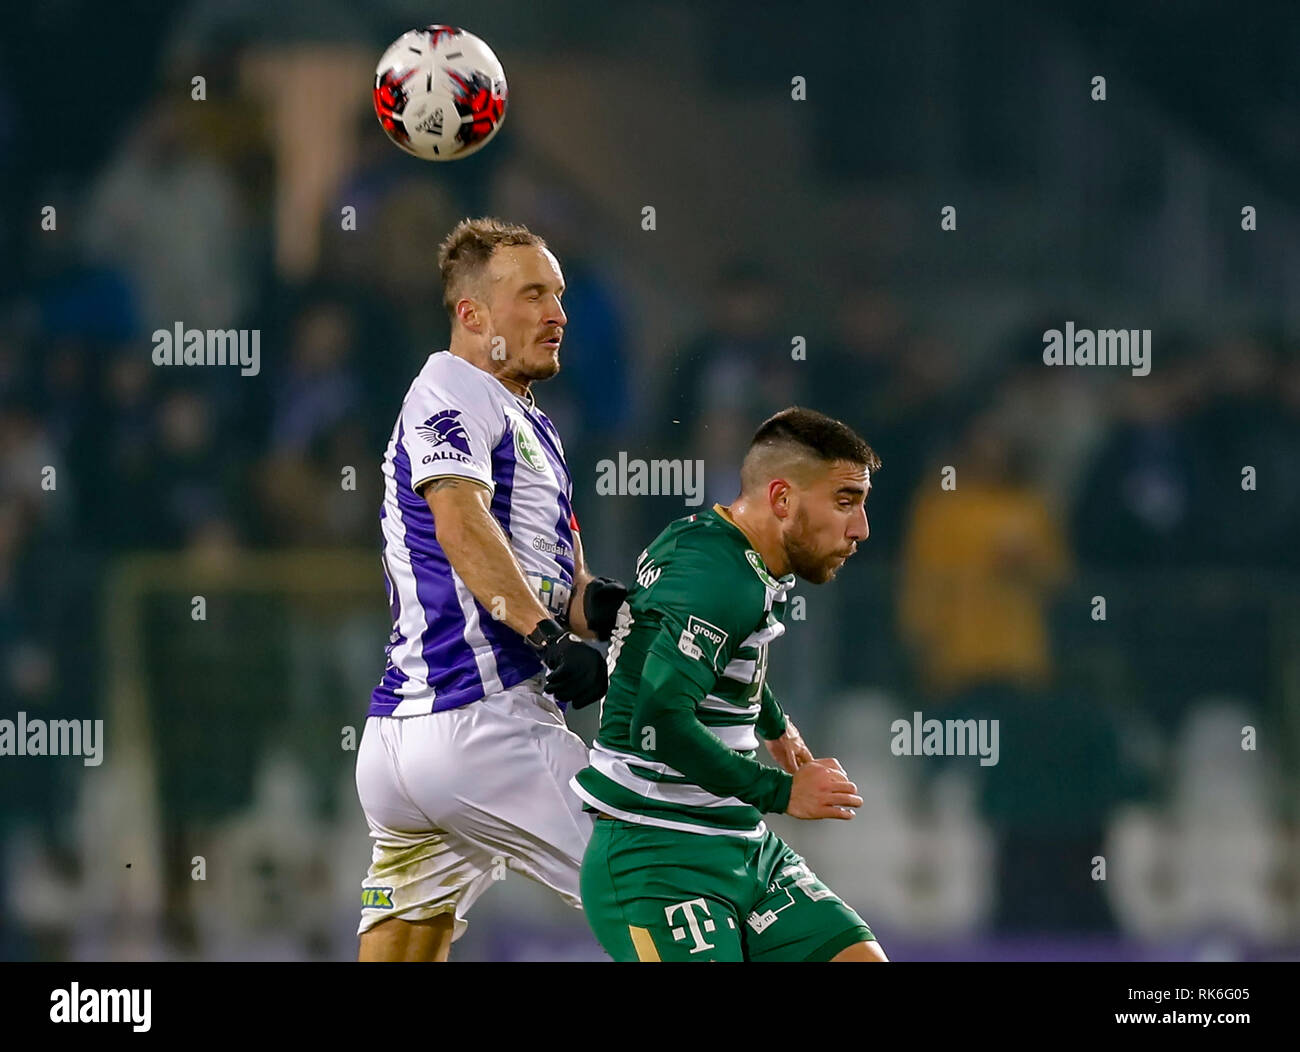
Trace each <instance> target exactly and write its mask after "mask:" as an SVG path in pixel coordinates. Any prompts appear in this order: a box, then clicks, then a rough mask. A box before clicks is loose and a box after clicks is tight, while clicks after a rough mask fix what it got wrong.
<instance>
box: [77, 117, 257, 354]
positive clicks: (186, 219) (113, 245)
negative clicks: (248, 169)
mask: <svg viewBox="0 0 1300 1052" xmlns="http://www.w3.org/2000/svg"><path fill="white" fill-rule="evenodd" d="M189 105H192V104H191V103H190V102H189V101H188V99H185V100H184V101H176V99H175V98H174V97H167V96H164V97H160V98H158V99H157V100H155V101H154V102H152V103H151V104H150V106H149V108H148V109H147V110H146V111H145V112H144V114H143V115H142V116H141V117H140V119H139V121H138V122H137V124H136V127H135V128H134V130H133V131H132V133H131V134H130V135H129V136H128V137H127V138H126V139H125V141H124V142H123V145H122V148H121V149H120V150H119V152H118V154H117V156H116V157H115V158H114V159H113V161H112V162H111V163H110V164H109V166H108V168H107V170H105V171H104V172H103V173H102V174H101V175H100V176H99V178H98V179H97V180H96V182H95V184H94V185H93V187H92V188H91V190H90V193H89V198H88V200H87V203H86V207H85V219H84V234H83V235H82V237H83V241H84V246H85V250H86V253H87V255H88V256H89V257H90V258H91V259H93V260H97V261H103V262H107V263H111V264H113V265H115V266H117V267H120V268H121V270H122V271H123V272H124V273H126V274H128V275H129V276H130V279H131V282H132V284H133V285H134V286H135V287H136V288H137V289H138V290H139V298H140V310H141V316H142V318H143V320H144V327H145V329H146V330H147V331H152V330H153V329H154V328H157V327H163V328H166V327H168V326H170V325H171V324H173V323H175V322H177V321H182V322H184V323H185V324H186V325H187V326H191V327H194V328H207V327H216V328H226V327H228V326H230V325H232V324H234V323H235V322H236V320H237V319H239V318H241V317H242V314H243V311H244V310H245V308H246V306H247V304H248V296H249V291H250V290H249V279H250V277H251V275H252V273H253V266H252V262H253V261H252V260H251V259H250V257H249V256H248V254H247V251H246V247H245V245H244V239H243V234H242V228H243V216H242V209H241V205H240V201H239V194H238V190H237V187H236V185H235V183H234V181H233V179H232V178H231V176H230V174H229V172H228V171H226V170H225V169H224V168H223V167H222V166H221V165H219V164H217V163H215V162H214V161H212V160H209V159H207V158H205V157H203V156H201V155H199V154H196V153H195V152H194V151H193V150H191V149H189V148H188V145H189V144H188V143H187V141H186V134H187V130H188V128H189V123H188V122H192V120H193V117H192V116H189V115H188V114H189V111H187V110H186V109H185V107H186V106H189ZM160 260H165V261H166V263H165V265H161V266H160V265H159V261H160Z"/></svg>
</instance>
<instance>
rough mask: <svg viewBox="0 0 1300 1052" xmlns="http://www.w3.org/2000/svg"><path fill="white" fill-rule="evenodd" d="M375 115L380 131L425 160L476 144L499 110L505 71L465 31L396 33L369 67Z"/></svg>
mask: <svg viewBox="0 0 1300 1052" xmlns="http://www.w3.org/2000/svg"><path fill="white" fill-rule="evenodd" d="M375 115H376V116H377V117H378V118H379V123H380V124H381V125H382V126H383V129H384V131H385V132H387V134H388V137H389V138H390V139H392V140H393V142H395V143H397V145H398V146H400V147H401V148H402V149H403V150H405V151H406V152H407V153H409V154H412V155H413V156H415V157H420V158H423V159H424V160H426V161H458V160H460V159H461V158H462V157H468V156H469V155H470V154H472V153H475V152H476V151H478V150H481V149H482V148H483V147H484V146H486V145H487V144H488V141H489V140H490V139H491V138H492V136H494V135H495V134H496V133H497V129H499V128H500V127H501V122H502V121H503V120H504V119H505V115H506V74H505V70H503V69H502V68H501V63H500V62H499V61H497V57H496V55H494V54H492V49H491V48H490V47H488V46H487V45H486V44H485V43H483V41H481V40H480V39H479V38H478V37H476V36H475V35H474V34H473V33H467V32H465V30H463V29H457V28H456V27H455V26H442V25H433V26H427V27H426V28H424V29H412V30H411V31H410V32H409V33H403V34H402V35H401V36H400V37H398V38H397V39H396V40H395V41H393V43H392V45H391V46H390V47H389V49H388V50H387V51H385V52H384V56H383V58H381V59H380V60H379V65H378V66H377V67H376V68H375Z"/></svg>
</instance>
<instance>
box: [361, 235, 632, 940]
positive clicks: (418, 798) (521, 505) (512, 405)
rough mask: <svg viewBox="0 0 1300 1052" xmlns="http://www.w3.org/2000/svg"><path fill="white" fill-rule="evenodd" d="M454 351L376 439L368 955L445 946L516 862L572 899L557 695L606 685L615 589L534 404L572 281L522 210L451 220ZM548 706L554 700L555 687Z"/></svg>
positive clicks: (584, 823)
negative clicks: (382, 441) (377, 579)
mask: <svg viewBox="0 0 1300 1052" xmlns="http://www.w3.org/2000/svg"><path fill="white" fill-rule="evenodd" d="M438 262H439V267H440V270H441V274H442V280H443V301H444V305H445V306H446V308H447V310H448V312H449V313H450V315H451V319H452V323H451V326H452V333H451V346H450V348H449V349H448V350H446V351H438V352H437V353H435V354H431V355H430V356H429V358H428V360H427V361H426V362H425V364H424V368H422V369H421V370H420V373H419V375H418V376H417V377H416V378H415V380H414V382H413V383H412V384H411V387H410V390H409V391H408V392H407V394H406V398H405V400H404V401H403V403H402V410H401V413H400V414H399V415H398V418H397V423H396V425H395V426H394V428H393V435H392V438H391V440H390V441H389V443H388V450H387V452H386V453H385V456H384V464H383V471H384V479H385V492H384V502H383V508H382V510H381V512H380V518H381V522H382V527H383V553H384V572H385V576H386V578H387V583H388V595H389V601H390V605H391V607H392V614H393V629H392V635H391V636H390V637H389V645H388V663H387V666H386V667H385V669H384V674H383V677H382V679H381V680H380V682H379V685H378V686H377V687H375V690H374V693H373V694H372V696H371V701H370V713H369V717H368V718H367V720H366V728H365V732H364V733H363V735H362V738H361V746H360V748H359V750H358V752H357V792H358V795H359V796H360V798H361V806H362V808H363V810H364V811H365V813H366V821H367V823H368V824H369V826H370V835H371V838H372V839H373V841H374V849H373V854H372V860H371V865H370V870H369V872H368V873H367V875H366V880H365V882H364V884H363V886H362V898H361V925H360V929H359V933H360V937H361V947H360V954H359V957H360V959H361V960H363V961H366V960H382V961H394V960H410V961H433V960H446V959H447V955H448V952H449V950H450V947H451V943H452V941H453V940H454V939H456V938H458V937H459V936H460V934H461V933H462V932H463V931H464V929H465V927H466V924H467V922H466V920H465V914H466V913H467V912H468V911H469V908H470V906H471V905H473V903H474V901H475V900H476V899H477V898H478V896H479V895H481V894H482V893H483V892H484V891H485V890H486V889H487V887H488V885H489V884H490V883H491V882H492V881H493V879H499V877H500V876H501V874H502V872H503V870H504V869H505V868H509V869H512V870H515V871H516V872H519V873H522V874H524V875H526V876H528V877H531V878H532V879H534V880H536V881H538V882H540V883H542V884H544V885H546V886H548V887H550V888H552V889H554V890H555V891H556V892H558V893H559V894H560V895H561V896H562V897H563V898H564V899H565V900H566V901H567V902H568V903H569V904H570V905H572V906H575V907H580V906H581V902H580V900H579V897H578V875H579V870H580V867H581V864H582V855H583V851H584V849H585V847H586V843H587V840H588V838H589V837H590V835H591V818H590V816H588V815H586V814H584V813H583V811H582V808H581V803H580V801H579V800H578V799H577V798H576V797H575V796H574V795H573V793H571V792H570V791H569V789H568V782H569V779H570V778H571V777H572V776H573V775H574V774H575V773H576V772H577V771H578V770H579V769H581V768H582V767H583V766H585V765H586V760H587V750H586V746H585V745H584V744H583V742H582V739H581V738H579V737H578V736H577V735H576V734H574V733H573V732H572V731H570V730H569V729H568V728H567V727H566V726H565V722H564V715H563V712H562V709H561V705H562V704H564V703H572V704H573V705H575V706H578V707H580V706H582V705H587V704H590V703H592V702H594V701H597V700H599V699H600V698H601V697H603V696H604V693H605V688H606V685H607V679H606V670H605V659H604V657H603V655H602V654H601V652H600V651H599V650H597V649H596V648H595V647H593V646H591V645H590V644H588V643H584V642H583V641H582V640H581V639H580V638H579V636H583V637H587V638H593V637H594V638H600V639H608V638H609V634H610V631H611V630H612V628H613V626H614V619H615V616H616V615H617V611H618V608H619V607H620V606H621V605H622V603H623V599H624V597H625V596H626V594H627V589H626V588H625V587H624V586H623V585H622V584H620V583H619V582H617V581H613V580H610V579H609V578H593V577H592V576H591V574H589V573H588V572H587V569H586V567H585V566H584V565H583V559H582V542H581V540H580V537H579V533H578V522H577V518H576V517H575V515H574V513H573V505H572V499H573V482H572V479H571V478H570V476H569V470H568V467H567V466H566V465H565V461H564V448H563V446H562V444H561V442H560V436H559V434H558V433H557V432H556V430H555V425H553V424H552V423H551V422H550V420H548V419H547V418H546V415H545V414H544V413H543V412H542V411H541V410H540V409H539V408H538V407H537V404H536V402H535V401H534V399H533V393H532V386H531V385H532V383H533V382H534V381H536V380H545V379H548V378H549V377H551V376H554V375H555V374H556V373H557V372H558V371H559V368H560V362H559V349H560V341H561V339H562V336H563V331H564V325H565V323H566V321H567V318H566V317H565V314H564V309H563V307H561V305H560V297H561V296H562V295H563V292H564V279H563V276H562V274H561V272H560V266H559V263H558V262H557V261H556V259H555V256H554V255H552V254H551V252H550V251H549V249H547V247H546V244H545V242H543V241H542V239H541V238H539V237H538V236H537V235H535V234H533V233H531V232H530V231H528V230H527V229H525V228H524V227H519V226H510V225H507V224H504V223H501V222H500V221H498V220H494V219H476V220H464V221H462V222H461V223H460V224H458V225H457V227H456V229H455V230H453V231H452V232H451V234H450V235H449V236H448V238H447V240H446V241H444V242H443V245H442V247H441V249H440V251H439V257H438ZM557 702H558V704H557Z"/></svg>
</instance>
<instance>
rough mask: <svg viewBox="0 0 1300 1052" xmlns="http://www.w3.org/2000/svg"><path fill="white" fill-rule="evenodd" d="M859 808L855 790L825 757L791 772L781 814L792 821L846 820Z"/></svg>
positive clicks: (837, 764)
mask: <svg viewBox="0 0 1300 1052" xmlns="http://www.w3.org/2000/svg"><path fill="white" fill-rule="evenodd" d="M861 806H862V797H860V796H859V795H858V787H857V786H856V785H854V784H853V783H852V782H850V781H849V777H848V775H846V774H845V773H844V768H843V767H841V766H840V762H839V760H836V759H833V758H830V757H827V758H825V759H820V760H812V761H810V762H808V763H805V764H803V765H802V766H801V767H800V768H799V769H798V770H797V771H795V772H794V785H792V786H791V787H790V802H789V804H787V805H786V809H785V813H786V814H788V815H791V816H793V817H795V818H808V819H816V818H843V819H849V818H852V817H853V808H855V807H861Z"/></svg>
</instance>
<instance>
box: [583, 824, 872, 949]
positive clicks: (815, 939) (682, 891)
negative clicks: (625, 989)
mask: <svg viewBox="0 0 1300 1052" xmlns="http://www.w3.org/2000/svg"><path fill="white" fill-rule="evenodd" d="M581 889H582V908H583V910H584V912H585V913H586V915H587V923H589V924H590V925H591V930H592V931H593V932H595V935H596V938H597V940H599V942H600V944H601V946H603V947H604V948H605V951H606V952H607V953H608V954H609V955H610V956H611V957H613V958H614V960H616V961H829V960H830V959H831V958H832V957H834V956H835V955H836V954H837V953H839V952H840V951H841V950H843V949H845V948H846V947H848V946H852V945H853V944H854V943H858V942H871V941H873V940H874V939H875V936H874V935H872V934H871V929H870V928H868V927H867V925H866V923H865V922H864V921H863V920H862V918H861V917H859V916H858V915H857V913H855V912H854V911H853V910H852V909H850V908H849V907H848V906H846V905H845V904H844V903H843V902H842V901H841V900H840V899H839V898H838V897H837V896H836V895H835V893H834V892H832V891H831V890H830V889H829V888H828V887H826V885H825V884H823V883H821V881H819V880H818V879H817V877H816V875H815V874H814V873H813V872H812V871H811V870H810V869H809V868H808V865H807V863H806V862H804V860H803V859H802V858H801V857H800V856H799V855H797V854H795V853H794V852H793V851H792V850H790V848H789V847H788V846H787V845H786V843H785V842H784V841H783V840H782V839H781V838H780V837H778V836H777V835H776V834H775V833H773V832H771V831H770V830H769V831H768V832H767V833H765V834H764V835H763V836H761V837H756V838H753V839H747V838H744V837H734V836H707V835H704V834H701V833H681V832H677V831H676V830H672V829H661V828H659V827H658V826H648V825H638V824H634V823H632V822H624V821H621V820H620V819H605V818H602V819H598V820H597V821H596V826H595V830H594V831H593V833H592V836H591V841H590V843H588V845H587V851H586V854H585V855H584V856H583V859H582V883H581Z"/></svg>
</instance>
